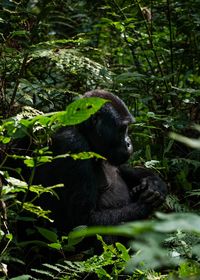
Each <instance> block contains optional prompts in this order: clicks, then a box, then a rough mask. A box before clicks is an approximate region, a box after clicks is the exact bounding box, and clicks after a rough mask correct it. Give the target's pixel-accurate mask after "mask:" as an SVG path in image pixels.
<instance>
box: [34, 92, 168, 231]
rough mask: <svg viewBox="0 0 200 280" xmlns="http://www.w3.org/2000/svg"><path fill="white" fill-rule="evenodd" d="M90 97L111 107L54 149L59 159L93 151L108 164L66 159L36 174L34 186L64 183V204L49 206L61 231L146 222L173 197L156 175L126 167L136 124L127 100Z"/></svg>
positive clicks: (66, 133)
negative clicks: (131, 131)
mask: <svg viewBox="0 0 200 280" xmlns="http://www.w3.org/2000/svg"><path fill="white" fill-rule="evenodd" d="M89 97H102V98H104V99H108V100H109V101H110V102H108V103H106V104H105V105H104V106H103V107H102V108H101V109H100V110H99V111H98V112H97V113H96V114H94V115H93V116H91V117H90V118H89V119H88V120H87V121H85V122H83V123H81V124H79V125H77V126H74V127H64V128H62V129H60V130H59V131H58V132H57V133H56V134H55V136H54V137H53V139H52V143H51V150H52V151H53V154H54V155H59V154H65V153H67V152H69V151H70V152H72V153H79V152H82V151H93V152H96V153H98V154H100V155H102V156H104V157H105V158H106V159H107V160H102V159H96V158H95V159H94V158H92V159H88V160H73V159H72V158H62V159H61V158H60V159H56V160H54V161H53V162H51V163H47V164H45V165H42V166H40V167H38V168H37V170H36V173H35V179H34V183H37V184H42V185H43V186H52V185H55V184H58V183H63V184H64V187H63V188H60V189H58V191H57V193H58V195H59V200H58V199H57V198H53V197H52V198H49V197H48V199H47V200H46V201H45V202H44V201H43V204H44V203H45V206H46V207H47V209H50V210H52V215H53V219H54V221H55V225H56V227H57V229H58V230H60V231H61V232H62V231H64V232H67V231H69V230H71V229H72V228H74V227H76V226H79V225H117V224H120V223H123V222H128V221H133V220H137V219H143V218H146V217H148V216H149V215H150V214H151V213H152V211H153V210H154V208H155V207H157V206H159V205H160V204H161V203H162V202H163V201H164V199H165V196H166V193H167V188H166V184H165V183H164V182H163V181H162V180H161V179H160V178H159V177H158V176H157V175H155V174H154V173H153V172H152V171H150V170H148V169H145V168H131V167H128V166H125V165H122V164H124V163H125V162H126V161H127V160H128V159H129V157H130V154H131V153H132V144H131V141H130V138H129V136H128V125H129V124H130V123H132V122H133V117H132V116H131V114H130V112H129V111H128V109H127V107H126V106H125V104H124V103H123V102H122V100H120V99H119V98H118V97H116V96H115V95H113V94H111V93H108V92H105V91H102V90H94V91H90V92H87V93H86V94H85V95H84V98H89Z"/></svg>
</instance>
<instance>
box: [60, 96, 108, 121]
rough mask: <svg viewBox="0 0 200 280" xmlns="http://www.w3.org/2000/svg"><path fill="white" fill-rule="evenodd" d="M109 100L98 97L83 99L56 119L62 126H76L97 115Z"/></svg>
mask: <svg viewBox="0 0 200 280" xmlns="http://www.w3.org/2000/svg"><path fill="white" fill-rule="evenodd" d="M106 102H107V100H104V99H102V98H98V97H90V98H82V99H78V100H76V101H75V102H73V103H71V104H70V105H69V106H68V107H67V108H66V111H65V112H60V113H58V114H57V115H56V116H55V118H56V119H57V120H58V121H59V122H60V123H61V124H62V125H75V124H78V123H81V122H83V121H85V120H87V119H88V118H89V117H90V116H91V115H93V114H95V113H96V112H97V111H98V110H99V109H100V108H101V107H102V106H103V105H104V104H105V103H106Z"/></svg>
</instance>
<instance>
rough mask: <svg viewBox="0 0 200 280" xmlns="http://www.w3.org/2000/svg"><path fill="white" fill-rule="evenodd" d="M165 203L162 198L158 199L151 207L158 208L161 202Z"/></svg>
mask: <svg viewBox="0 0 200 280" xmlns="http://www.w3.org/2000/svg"><path fill="white" fill-rule="evenodd" d="M164 201H165V199H164V198H163V197H160V198H159V199H157V200H155V201H154V203H153V205H152V206H153V207H159V206H160V205H162V204H163V202H164Z"/></svg>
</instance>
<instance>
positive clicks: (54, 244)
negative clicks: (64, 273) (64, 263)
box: [48, 243, 62, 251]
mask: <svg viewBox="0 0 200 280" xmlns="http://www.w3.org/2000/svg"><path fill="white" fill-rule="evenodd" d="M48 246H49V247H50V248H52V249H56V250H58V251H59V250H60V249H61V248H62V245H61V244H60V243H50V244H48Z"/></svg>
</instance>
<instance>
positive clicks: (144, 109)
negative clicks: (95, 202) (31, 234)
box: [0, 0, 200, 280]
mask: <svg viewBox="0 0 200 280" xmlns="http://www.w3.org/2000/svg"><path fill="white" fill-rule="evenodd" d="M0 7H1V8H0V43H1V45H0V54H1V60H0V117H1V119H0V141H1V142H0V158H1V162H0V172H1V173H0V211H1V212H0V215H1V216H0V253H1V254H0V273H1V275H2V278H1V279H11V278H12V277H16V276H19V277H18V278H12V279H13V280H14V279H18V280H23V279H86V277H88V275H89V276H90V275H91V274H92V273H94V274H96V275H97V277H98V278H97V279H199V277H200V266H199V261H200V254H199V243H200V239H199V234H200V227H199V225H200V220H199V219H200V218H199V212H200V207H199V196H200V188H199V182H200V175H199V174H200V151H199V148H200V144H199V140H198V137H199V133H200V128H199V125H198V124H199V121H200V103H199V102H200V65H199V61H200V49H199V46H200V27H199V26H200V6H199V0H193V1H191V0H189V1H186V0H184V1H173V0H166V1H163V0H161V1H145V0H144V1H139V0H134V1H130V0H125V1H124V0H123V1H122V0H110V1H108V0H104V1H88V0H81V1H71V0H67V1H64V0H61V1H57V0H54V1H47V0H41V1H37V0H29V1H25V0H15V1H11V0H3V1H1V3H0ZM95 88H102V89H106V90H109V91H111V92H113V93H116V94H117V95H119V96H120V97H121V98H122V99H123V100H124V101H125V103H126V104H127V105H128V107H129V109H130V111H131V112H132V113H133V115H134V116H135V117H136V123H135V124H133V125H132V126H131V128H130V134H131V136H132V139H133V142H134V153H133V156H132V158H131V164H134V165H141V164H142V165H145V166H147V167H151V168H154V169H155V170H157V171H158V172H159V173H160V174H161V175H162V176H163V177H164V178H165V180H166V182H167V183H168V186H169V190H170V195H169V196H168V198H167V201H166V204H165V206H164V207H163V209H161V210H162V211H164V212H165V213H169V212H170V213H171V212H172V213H171V214H160V213H159V214H157V217H156V218H155V219H153V220H150V221H144V222H135V223H132V224H125V225H123V226H119V227H116V228H106V229H105V228H95V229H82V231H80V232H78V233H76V232H75V234H74V233H73V234H74V235H73V234H72V235H71V236H62V237H59V236H57V234H56V232H55V231H52V230H51V229H49V228H43V227H41V228H37V232H38V235H40V236H41V240H33V239H30V240H29V241H26V242H25V241H24V242H22V241H20V242H19V241H18V240H17V238H16V235H15V224H16V221H18V220H30V219H39V218H40V219H42V220H45V219H47V220H50V219H51V218H50V213H49V212H48V211H44V210H43V209H41V208H40V207H39V206H37V204H36V203H35V201H36V199H37V198H38V197H40V196H42V195H43V194H44V193H47V194H49V195H56V188H58V187H62V186H60V185H57V186H51V187H49V188H43V187H42V186H33V185H32V184H31V180H32V178H31V177H32V176H30V180H29V182H25V181H24V180H23V178H22V176H20V174H21V169H20V167H19V166H18V168H13V170H12V169H11V168H8V166H6V160H7V159H9V158H11V157H12V158H18V160H21V161H22V162H23V164H25V166H27V167H28V168H30V169H31V170H32V174H34V168H35V166H36V165H38V164H42V163H44V162H49V161H51V160H54V159H53V157H52V155H51V153H50V152H49V150H48V147H47V145H46V144H47V143H48V141H50V138H51V135H52V133H53V132H54V131H55V129H57V128H58V127H59V126H62V125H71V124H77V123H79V122H81V121H83V120H85V119H87V118H88V117H89V116H90V115H91V114H92V113H94V112H96V111H97V110H98V109H99V108H100V107H101V105H102V104H103V103H102V102H101V101H99V100H93V101H91V102H92V103H91V104H89V106H88V103H87V104H84V102H83V101H81V102H80V101H79V100H78V101H75V103H72V104H71V105H69V104H70V103H71V102H72V101H74V100H77V99H78V97H79V96H81V94H83V93H84V92H86V91H87V90H91V89H95ZM77 102H78V103H77ZM67 105H69V106H68V107H67V109H66V106H67ZM77 108H78V110H77ZM194 124H197V125H196V126H195V127H193V125H194ZM172 131H173V132H176V133H179V134H182V135H184V136H186V137H187V138H184V137H180V136H178V135H177V134H172V135H171V136H170V134H169V133H170V132H172ZM32 132H34V137H33V139H32V140H33V142H34V143H35V145H36V150H35V156H34V157H28V156H27V155H25V154H22V155H20V156H19V155H18V156H17V155H10V154H9V146H10V145H12V141H13V139H17V138H21V137H23V136H24V135H27V134H28V135H29V134H31V133H32ZM174 139H176V140H179V141H180V142H178V141H176V140H174ZM44 143H46V144H45V145H44ZM185 144H187V145H189V146H187V145H185ZM44 146H45V147H44ZM191 146H192V147H194V148H192V147H191ZM66 156H72V157H74V158H78V159H83V160H84V159H85V158H88V157H98V156H99V155H96V154H94V153H87V154H84V153H83V154H78V155H72V154H66V155H63V157H66ZM14 169H15V170H14ZM13 171H14V172H13ZM15 175H16V176H15ZM5 179H6V180H5ZM28 192H31V193H32V194H33V196H32V199H31V200H30V199H28V196H27V193H28ZM173 212H174V213H173ZM185 212H187V214H185ZM33 217H34V218H33ZM28 230H29V231H30V230H31V229H29V228H28ZM105 233H111V234H120V235H123V236H128V237H130V238H131V239H133V238H134V241H133V242H131V244H130V247H131V250H130V249H126V247H125V246H124V245H123V244H121V243H117V244H115V245H113V246H108V245H106V244H105V243H104V242H103V241H102V239H101V237H100V236H98V239H99V241H100V242H101V243H102V247H103V253H102V254H101V255H99V256H97V255H93V254H92V253H91V252H89V251H87V253H84V256H82V255H80V254H79V255H78V254H77V255H76V253H74V250H75V248H76V245H77V244H78V243H79V241H80V239H82V238H83V235H94V234H102V235H103V234H105ZM76 234H77V235H76ZM30 245H34V248H35V258H38V255H37V249H38V248H39V247H40V246H43V247H44V255H45V254H46V252H47V251H48V250H49V248H50V250H51V251H50V252H51V253H50V255H52V258H51V263H47V262H48V259H45V258H41V262H42V261H43V259H44V262H46V264H44V265H42V266H40V267H34V266H32V260H30V256H29V258H28V257H27V256H25V257H24V254H25V253H24V252H27V251H26V250H27V249H26V247H28V246H30ZM88 249H89V248H88ZM132 249H133V250H132ZM26 257H27V258H26ZM33 258H34V256H33ZM52 259H53V262H52ZM33 263H34V262H33ZM30 275H31V276H30ZM92 277H93V276H92ZM92 279H93V278H92Z"/></svg>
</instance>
